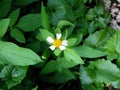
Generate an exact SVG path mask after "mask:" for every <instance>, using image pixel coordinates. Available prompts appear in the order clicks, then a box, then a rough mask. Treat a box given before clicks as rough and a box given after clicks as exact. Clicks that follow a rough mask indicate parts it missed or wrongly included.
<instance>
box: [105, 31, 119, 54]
mask: <svg viewBox="0 0 120 90" xmlns="http://www.w3.org/2000/svg"><path fill="white" fill-rule="evenodd" d="M105 48H106V51H107V52H108V53H109V55H111V54H118V55H120V49H119V48H120V32H118V31H117V32H116V33H115V34H114V35H113V37H111V38H110V40H108V41H107V43H106V45H105Z"/></svg>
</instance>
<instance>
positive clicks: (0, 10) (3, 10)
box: [0, 0, 12, 18]
mask: <svg viewBox="0 0 120 90" xmlns="http://www.w3.org/2000/svg"><path fill="white" fill-rule="evenodd" d="M11 3H12V0H1V1H0V18H2V17H5V16H6V15H7V14H8V12H9V11H10V9H11Z"/></svg>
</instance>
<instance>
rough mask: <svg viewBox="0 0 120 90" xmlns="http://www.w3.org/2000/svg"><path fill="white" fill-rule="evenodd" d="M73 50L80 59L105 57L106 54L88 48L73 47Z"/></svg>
mask: <svg viewBox="0 0 120 90" xmlns="http://www.w3.org/2000/svg"><path fill="white" fill-rule="evenodd" d="M74 50H75V51H76V52H77V53H78V54H79V55H80V56H81V57H85V58H97V57H102V56H106V55H107V53H105V52H104V51H101V50H97V49H94V48H91V47H89V46H78V47H75V48H74ZM91 52H92V53H91Z"/></svg>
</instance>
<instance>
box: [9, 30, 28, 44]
mask: <svg viewBox="0 0 120 90" xmlns="http://www.w3.org/2000/svg"><path fill="white" fill-rule="evenodd" d="M10 35H11V36H12V38H14V39H15V40H17V41H18V42H20V43H25V42H26V41H25V37H24V35H23V33H22V32H21V31H20V30H19V29H17V28H15V29H13V30H11V31H10Z"/></svg>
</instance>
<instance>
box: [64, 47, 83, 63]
mask: <svg viewBox="0 0 120 90" xmlns="http://www.w3.org/2000/svg"><path fill="white" fill-rule="evenodd" d="M64 56H65V58H66V59H67V60H68V61H72V62H73V63H76V64H83V63H84V62H83V60H82V59H81V58H80V56H79V55H78V54H77V53H76V52H75V51H74V50H73V49H69V48H67V49H65V50H64Z"/></svg>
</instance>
